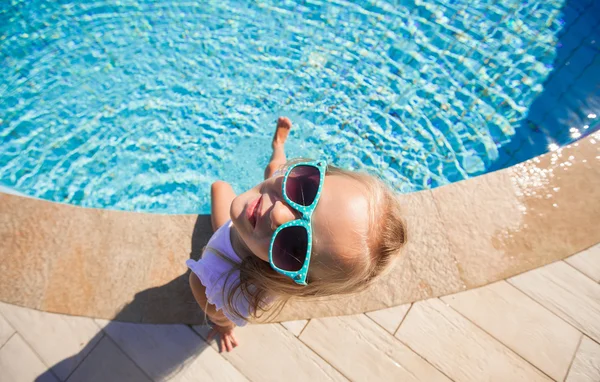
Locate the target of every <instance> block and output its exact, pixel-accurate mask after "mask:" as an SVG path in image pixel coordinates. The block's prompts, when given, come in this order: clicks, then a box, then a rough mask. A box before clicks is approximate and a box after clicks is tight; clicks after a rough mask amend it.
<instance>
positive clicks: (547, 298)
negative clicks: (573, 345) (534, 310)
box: [508, 261, 600, 341]
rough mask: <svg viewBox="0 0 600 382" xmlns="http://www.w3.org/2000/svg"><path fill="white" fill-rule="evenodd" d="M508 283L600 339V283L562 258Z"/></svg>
mask: <svg viewBox="0 0 600 382" xmlns="http://www.w3.org/2000/svg"><path fill="white" fill-rule="evenodd" d="M508 282H509V283H511V284H512V285H514V286H515V287H517V288H518V289H520V290H521V291H523V292H524V293H525V294H527V295H528V296H530V297H531V298H533V299H534V300H536V301H537V302H539V303H540V304H542V305H543V306H545V307H546V308H547V309H548V310H550V311H551V312H553V313H554V314H556V315H557V316H559V317H561V318H562V319H563V320H565V321H567V322H568V323H570V324H571V325H573V326H574V327H576V328H577V329H579V330H580V331H581V332H583V333H584V334H586V335H587V336H589V337H590V338H592V339H593V340H595V341H600V285H599V284H598V283H595V282H594V281H593V280H592V279H590V278H589V277H587V276H585V275H584V274H583V273H580V272H579V271H578V270H576V269H575V268H573V267H571V266H569V265H568V264H566V263H565V262H563V261H558V262H556V263H553V264H549V265H546V266H544V267H541V268H539V269H536V270H534V271H530V272H527V273H524V274H522V275H519V276H516V277H513V278H510V279H508Z"/></svg>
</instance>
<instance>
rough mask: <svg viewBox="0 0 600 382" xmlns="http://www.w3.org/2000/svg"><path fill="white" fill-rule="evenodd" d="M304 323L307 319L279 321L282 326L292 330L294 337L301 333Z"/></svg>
mask: <svg viewBox="0 0 600 382" xmlns="http://www.w3.org/2000/svg"><path fill="white" fill-rule="evenodd" d="M306 324H308V320H296V321H284V322H282V323H281V325H283V327H284V328H286V329H287V330H289V331H290V332H292V334H293V335H295V336H296V337H298V336H299V335H300V333H302V330H304V327H305V326H306Z"/></svg>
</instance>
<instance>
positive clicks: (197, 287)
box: [190, 272, 238, 352]
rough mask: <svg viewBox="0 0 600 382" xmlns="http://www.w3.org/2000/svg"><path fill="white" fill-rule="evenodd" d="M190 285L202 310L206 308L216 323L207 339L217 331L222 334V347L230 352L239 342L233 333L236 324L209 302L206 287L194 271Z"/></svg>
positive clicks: (191, 274)
mask: <svg viewBox="0 0 600 382" xmlns="http://www.w3.org/2000/svg"><path fill="white" fill-rule="evenodd" d="M190 287H191V289H192V294H193V295H194V298H195V299H196V302H197V303H198V305H200V307H201V308H202V310H204V313H206V315H207V316H208V317H209V318H210V320H211V321H212V322H213V323H214V324H215V325H214V326H213V328H212V330H211V332H210V333H209V334H208V338H207V340H210V339H211V338H212V337H213V336H214V335H215V334H216V333H219V334H220V335H221V349H226V350H227V351H228V352H229V351H231V350H232V349H233V348H234V347H236V346H237V345H238V342H237V340H236V338H235V336H234V335H233V329H234V328H235V324H234V323H233V322H231V321H230V320H229V319H228V318H227V317H225V315H224V314H223V312H221V311H220V310H217V308H216V307H215V306H214V305H213V304H209V303H208V300H207V299H206V288H205V287H204V285H202V283H201V282H200V280H199V279H198V276H196V274H195V273H194V272H191V273H190Z"/></svg>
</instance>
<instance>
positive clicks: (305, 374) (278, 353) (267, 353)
mask: <svg viewBox="0 0 600 382" xmlns="http://www.w3.org/2000/svg"><path fill="white" fill-rule="evenodd" d="M194 329H195V330H196V331H197V332H198V333H199V334H200V335H201V336H203V338H206V335H207V334H208V330H209V329H208V327H207V326H194ZM235 336H236V338H237V340H238V342H239V344H240V346H238V347H237V348H236V349H234V351H232V352H230V353H227V352H223V353H221V355H222V356H223V357H224V358H225V359H226V360H228V361H229V362H230V363H231V364H232V365H233V366H234V367H235V368H236V369H238V370H239V371H240V372H242V373H243V374H244V375H245V376H246V377H247V378H248V379H249V380H251V381H276V382H280V381H281V380H282V378H284V376H285V380H286V381H289V382H291V381H323V380H333V381H345V380H346V378H344V377H343V376H342V375H341V374H340V373H339V372H338V371H337V370H335V369H334V368H333V367H332V366H331V365H329V364H328V363H327V362H325V361H324V360H323V359H322V358H321V357H319V356H318V355H317V354H316V353H315V352H314V351H312V350H311V349H310V348H309V347H307V346H306V345H305V344H304V343H302V342H301V341H300V340H298V338H296V337H295V336H294V335H293V334H292V333H290V332H289V331H288V330H286V329H285V328H284V327H282V326H281V325H279V324H265V325H248V326H245V327H242V328H237V329H236V332H235ZM210 343H211V346H212V347H213V349H215V350H216V349H218V346H217V344H216V341H215V340H211V342H210Z"/></svg>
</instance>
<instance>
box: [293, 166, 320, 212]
mask: <svg viewBox="0 0 600 382" xmlns="http://www.w3.org/2000/svg"><path fill="white" fill-rule="evenodd" d="M320 178H321V175H320V173H319V169H318V168H316V167H313V166H296V167H294V168H293V169H292V171H290V175H289V176H288V178H287V183H286V186H285V192H286V194H287V196H288V198H290V200H291V201H292V202H294V203H296V204H299V205H301V206H310V205H311V204H313V202H314V201H315V198H316V196H317V192H318V191H319V181H320Z"/></svg>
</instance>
